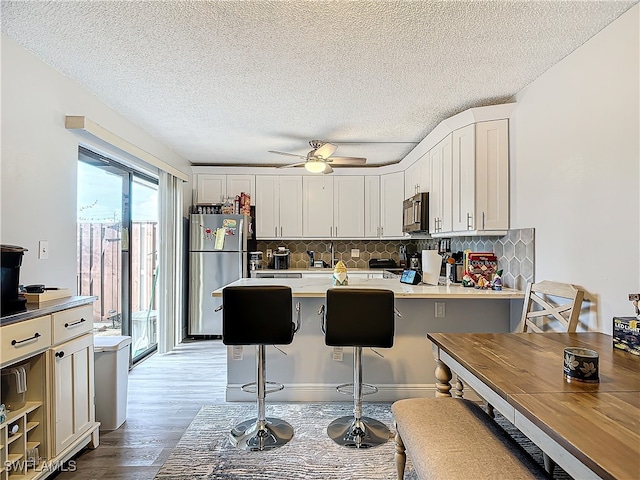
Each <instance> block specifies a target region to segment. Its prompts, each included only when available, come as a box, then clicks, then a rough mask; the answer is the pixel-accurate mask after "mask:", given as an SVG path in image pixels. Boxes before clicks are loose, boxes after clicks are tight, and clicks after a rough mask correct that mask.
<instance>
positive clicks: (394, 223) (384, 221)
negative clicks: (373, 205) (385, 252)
mask: <svg viewBox="0 0 640 480" xmlns="http://www.w3.org/2000/svg"><path fill="white" fill-rule="evenodd" d="M403 200H404V172H396V173H388V174H385V175H380V237H381V238H390V237H391V238H398V237H404V236H405V235H404V233H403V232H402V201H403Z"/></svg>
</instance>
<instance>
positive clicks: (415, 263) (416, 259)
mask: <svg viewBox="0 0 640 480" xmlns="http://www.w3.org/2000/svg"><path fill="white" fill-rule="evenodd" d="M409 268H410V269H411V270H416V271H418V272H419V271H421V270H422V267H421V266H420V254H419V253H417V252H416V253H414V254H412V255H411V256H410V257H409Z"/></svg>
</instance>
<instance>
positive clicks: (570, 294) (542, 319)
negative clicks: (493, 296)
mask: <svg viewBox="0 0 640 480" xmlns="http://www.w3.org/2000/svg"><path fill="white" fill-rule="evenodd" d="M583 298H584V290H582V289H580V288H577V287H575V286H574V285H571V284H569V283H558V282H550V281H547V280H545V281H542V282H540V283H529V284H528V285H527V291H526V294H525V297H524V306H523V308H522V318H521V319H520V324H519V325H518V332H521V333H526V332H534V333H544V332H549V331H559V330H555V329H552V328H550V325H549V324H551V323H552V322H553V321H557V322H558V323H560V324H561V325H562V327H563V329H562V331H565V332H569V333H573V332H575V331H576V328H577V326H578V319H579V317H580V309H581V306H582V299H583Z"/></svg>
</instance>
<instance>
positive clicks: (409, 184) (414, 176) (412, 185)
mask: <svg viewBox="0 0 640 480" xmlns="http://www.w3.org/2000/svg"><path fill="white" fill-rule="evenodd" d="M420 169H421V166H420V161H419V160H418V161H417V162H416V163H414V164H413V165H411V166H410V167H409V168H407V169H406V170H405V171H404V198H410V197H413V196H414V195H415V194H416V193H418V192H419V191H420V190H419V189H420Z"/></svg>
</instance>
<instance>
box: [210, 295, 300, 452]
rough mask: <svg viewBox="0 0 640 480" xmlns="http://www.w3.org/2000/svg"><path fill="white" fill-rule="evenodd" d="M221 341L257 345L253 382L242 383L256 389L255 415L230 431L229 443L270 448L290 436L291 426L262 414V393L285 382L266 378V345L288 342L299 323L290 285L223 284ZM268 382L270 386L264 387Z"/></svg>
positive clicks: (255, 448) (245, 388)
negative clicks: (279, 382) (294, 316)
mask: <svg viewBox="0 0 640 480" xmlns="http://www.w3.org/2000/svg"><path fill="white" fill-rule="evenodd" d="M222 305H223V312H222V343H224V344H225V345H256V360H257V369H258V371H257V377H256V382H253V383H247V384H245V385H243V386H242V390H243V391H245V392H250V393H256V396H257V402H258V417H257V418H252V419H250V420H246V421H244V422H242V423H240V424H238V425H236V426H235V427H233V429H232V430H231V432H230V439H231V443H232V444H233V445H234V446H236V447H238V448H240V449H242V450H249V451H258V450H271V449H273V448H277V447H281V446H282V445H284V444H286V443H287V442H288V441H289V440H291V439H292V438H293V427H292V426H291V425H289V423H287V422H285V421H284V420H281V419H279V418H272V417H269V418H267V417H266V416H265V396H266V394H267V393H271V392H276V391H279V390H282V389H283V388H284V385H282V384H277V383H274V382H267V381H266V356H265V346H266V345H288V344H290V343H291V342H292V341H293V334H294V333H295V332H296V331H297V330H298V328H299V327H300V317H299V314H300V304H298V305H297V307H296V309H297V312H298V319H297V322H296V323H294V322H293V321H292V314H293V310H292V306H293V300H292V296H291V289H290V288H289V287H284V286H278V285H265V286H259V287H258V286H246V287H226V288H225V289H224V290H223V291H222ZM267 386H269V387H270V388H269V389H267Z"/></svg>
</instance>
